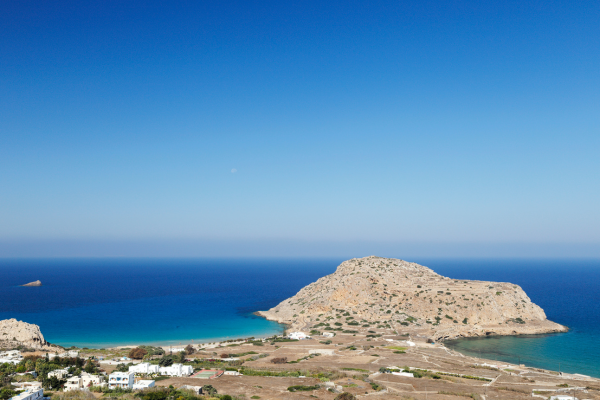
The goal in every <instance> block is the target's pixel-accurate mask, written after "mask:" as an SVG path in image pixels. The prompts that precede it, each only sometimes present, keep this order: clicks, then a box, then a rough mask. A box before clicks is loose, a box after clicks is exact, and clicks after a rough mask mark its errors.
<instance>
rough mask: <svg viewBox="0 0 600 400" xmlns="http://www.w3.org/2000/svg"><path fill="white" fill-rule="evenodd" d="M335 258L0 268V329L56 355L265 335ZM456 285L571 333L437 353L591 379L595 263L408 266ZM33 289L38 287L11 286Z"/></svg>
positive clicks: (597, 326)
mask: <svg viewBox="0 0 600 400" xmlns="http://www.w3.org/2000/svg"><path fill="white" fill-rule="evenodd" d="M341 261H343V260H342V259H296V260H285V259H280V260H274V259H270V260H256V259H250V260H244V259H27V260H22V259H0V319H5V318H17V319H20V320H23V321H26V322H30V323H34V324H38V325H39V326H40V327H41V329H42V333H43V334H44V336H45V337H46V339H47V340H49V341H50V342H53V343H57V344H61V345H64V346H70V345H77V346H87V347H107V346H111V345H126V344H137V343H164V344H166V343H172V344H178V343H189V342H191V341H192V340H194V341H196V342H200V341H204V342H205V341H213V340H215V339H220V338H237V337H248V336H266V335H272V334H274V333H281V332H282V331H283V326H281V325H279V324H276V323H273V322H270V321H267V320H265V319H263V318H260V317H256V316H255V315H253V313H254V312H255V311H259V310H266V309H269V308H271V307H273V306H274V305H276V304H277V303H279V302H280V301H282V300H284V299H286V298H288V297H290V296H292V295H294V294H295V293H296V292H297V291H298V290H300V289H301V288H302V287H304V286H306V285H307V284H309V283H311V282H314V281H316V280H317V279H318V278H320V277H322V276H324V275H327V274H329V273H332V272H333V271H335V268H336V267H337V265H338V264H339V263H340V262H341ZM411 261H415V262H418V263H420V264H423V265H426V266H428V267H430V268H432V269H433V270H435V271H436V272H438V273H440V274H442V275H446V276H449V277H452V278H455V279H477V280H491V281H505V282H513V283H516V284H519V285H521V286H522V287H523V289H524V290H525V291H526V292H527V294H528V295H529V296H530V298H531V299H532V300H533V301H534V302H535V303H537V304H538V305H540V306H541V307H542V308H544V310H545V311H546V314H547V316H548V318H549V319H550V320H553V321H555V322H558V323H561V324H564V325H567V326H569V327H570V328H571V331H570V332H568V333H565V334H558V335H541V336H535V337H494V338H483V339H475V340H459V341H454V342H447V345H448V346H451V347H453V348H455V349H457V350H459V351H462V352H464V353H467V354H472V355H475V356H479V355H480V354H481V356H482V357H485V358H489V359H492V360H493V359H498V360H503V361H507V362H513V363H516V362H518V361H519V357H520V360H521V362H523V363H525V364H526V365H530V366H535V367H539V368H547V369H553V370H558V369H559V364H560V369H561V370H563V371H566V372H574V373H583V374H588V375H592V376H596V377H600V361H599V360H600V350H599V348H598V347H597V343H599V342H600V290H598V288H599V283H600V261H599V260H551V261H550V260H474V259H470V260H456V259H453V260H443V259H414V260H411ZM36 279H40V280H41V281H42V282H43V285H44V286H42V287H38V288H24V287H20V286H18V285H20V284H23V283H26V282H31V281H34V280H36Z"/></svg>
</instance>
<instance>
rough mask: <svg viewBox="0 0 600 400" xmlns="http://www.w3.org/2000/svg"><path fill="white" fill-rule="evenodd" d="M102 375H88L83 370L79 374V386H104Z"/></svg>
mask: <svg viewBox="0 0 600 400" xmlns="http://www.w3.org/2000/svg"><path fill="white" fill-rule="evenodd" d="M105 385H106V383H105V382H104V376H102V375H90V374H86V373H85V372H83V373H82V374H81V387H84V388H87V387H90V386H105Z"/></svg>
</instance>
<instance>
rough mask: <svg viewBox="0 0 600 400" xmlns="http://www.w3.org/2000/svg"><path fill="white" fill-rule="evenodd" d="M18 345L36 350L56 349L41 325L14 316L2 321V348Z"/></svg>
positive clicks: (0, 332) (0, 323) (0, 322)
mask: <svg viewBox="0 0 600 400" xmlns="http://www.w3.org/2000/svg"><path fill="white" fill-rule="evenodd" d="M18 346H23V347H26V348H31V349H36V350H50V349H54V347H52V345H51V344H50V343H48V342H47V341H46V339H44V335H42V332H41V331H40V327H39V326H37V325H34V324H28V323H27V322H23V321H17V320H16V319H14V318H11V319H4V320H1V321H0V348H4V349H13V348H17V347H18Z"/></svg>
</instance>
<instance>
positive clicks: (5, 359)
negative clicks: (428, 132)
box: [0, 350, 23, 365]
mask: <svg viewBox="0 0 600 400" xmlns="http://www.w3.org/2000/svg"><path fill="white" fill-rule="evenodd" d="M22 359H23V356H22V355H21V352H20V351H19V350H8V351H3V352H0V364H4V363H10V364H15V365H16V364H18V363H19V362H21V360H22Z"/></svg>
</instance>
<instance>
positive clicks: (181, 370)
mask: <svg viewBox="0 0 600 400" xmlns="http://www.w3.org/2000/svg"><path fill="white" fill-rule="evenodd" d="M192 372H194V368H193V367H192V366H191V365H183V364H173V365H171V366H170V367H160V368H159V369H158V373H159V374H161V375H169V376H190V375H191V374H192Z"/></svg>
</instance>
